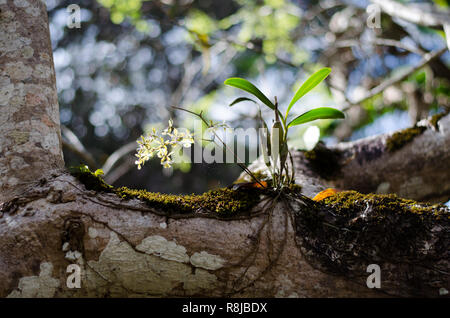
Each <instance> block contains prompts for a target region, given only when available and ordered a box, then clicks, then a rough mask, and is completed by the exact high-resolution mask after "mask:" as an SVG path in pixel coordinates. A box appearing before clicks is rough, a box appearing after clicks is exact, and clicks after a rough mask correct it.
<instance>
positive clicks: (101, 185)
mask: <svg viewBox="0 0 450 318" xmlns="http://www.w3.org/2000/svg"><path fill="white" fill-rule="evenodd" d="M69 171H70V174H71V175H73V176H74V177H75V178H77V179H78V180H80V182H81V183H83V184H84V186H85V187H86V189H88V190H94V191H98V192H112V191H113V189H114V187H113V186H110V185H109V184H107V183H106V182H105V181H104V180H103V179H102V178H101V177H100V175H101V174H100V173H95V172H91V171H90V170H89V168H88V166H86V165H79V166H74V167H70V168H69Z"/></svg>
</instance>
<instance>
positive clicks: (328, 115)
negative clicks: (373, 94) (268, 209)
mask: <svg viewBox="0 0 450 318" xmlns="http://www.w3.org/2000/svg"><path fill="white" fill-rule="evenodd" d="M330 72H331V69H330V68H328V67H325V68H322V69H320V70H318V71H317V72H315V73H314V74H312V75H311V76H310V77H309V78H308V79H307V80H306V81H305V82H304V83H303V84H302V85H301V86H300V88H299V89H298V90H297V92H296V93H295V95H294V97H293V98H292V100H291V101H290V103H289V105H288V107H287V110H286V113H285V114H284V115H283V114H282V113H281V111H280V110H279V108H278V102H277V98H276V97H275V98H274V103H272V102H271V101H270V99H269V98H267V96H266V95H264V94H263V93H262V92H261V91H260V90H259V89H258V88H257V87H256V86H255V85H253V84H252V83H250V82H249V81H248V80H246V79H243V78H238V77H232V78H228V79H227V80H226V81H225V82H224V83H225V84H226V85H230V86H233V87H236V88H239V89H242V90H244V91H246V92H248V93H250V94H252V95H253V96H255V97H256V98H258V99H259V100H260V101H261V102H262V103H263V104H264V105H266V106H267V107H269V108H270V109H271V110H273V111H274V114H275V115H274V116H275V121H274V123H273V125H272V128H271V131H270V132H269V130H268V128H267V126H266V124H265V122H264V121H263V120H262V118H261V121H262V123H263V125H264V127H263V128H264V129H263V131H264V136H261V138H260V140H261V141H264V140H265V141H266V142H265V143H264V144H262V145H261V151H262V155H263V157H264V162H265V164H266V166H267V168H268V170H269V171H270V174H271V176H272V186H273V187H274V188H278V189H280V188H282V187H283V186H286V185H289V184H291V183H294V178H295V175H294V171H295V169H294V167H293V159H292V155H291V153H290V152H289V150H288V145H287V135H288V131H289V128H290V127H293V126H297V125H300V124H304V123H308V122H310V121H313V120H316V119H339V118H345V115H344V113H343V112H341V111H340V110H338V109H335V108H331V107H318V108H314V109H311V110H309V111H307V112H305V113H303V114H301V115H299V116H297V117H295V118H293V119H292V120H290V121H288V119H289V113H290V111H291V109H292V107H293V106H294V105H295V103H296V102H297V101H298V100H299V99H300V98H302V97H303V96H305V95H306V94H307V93H308V92H309V91H311V90H312V89H313V88H314V87H316V86H317V85H318V84H319V83H321V82H322V81H323V80H324V79H325V78H326V77H327V76H328V75H329V74H330ZM243 101H251V102H254V103H257V102H256V101H254V100H253V99H250V98H247V97H239V98H237V99H235V100H234V101H233V102H232V103H231V104H230V106H233V105H236V104H237V103H240V102H243ZM288 156H289V158H290V162H291V172H290V173H289V167H288V164H287V158H288Z"/></svg>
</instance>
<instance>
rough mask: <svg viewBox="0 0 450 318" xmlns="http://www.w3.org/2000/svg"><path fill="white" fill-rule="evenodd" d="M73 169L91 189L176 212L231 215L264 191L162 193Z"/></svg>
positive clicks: (83, 168)
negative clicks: (113, 182)
mask: <svg viewBox="0 0 450 318" xmlns="http://www.w3.org/2000/svg"><path fill="white" fill-rule="evenodd" d="M70 171H71V174H72V175H73V176H75V177H76V178H77V179H78V180H80V182H82V183H83V184H84V185H85V186H86V189H88V190H94V191H98V192H113V193H115V194H117V195H118V196H119V197H121V198H123V199H133V198H137V199H140V200H142V201H144V202H145V203H146V204H147V205H148V206H149V207H153V208H156V209H162V210H165V211H173V213H175V214H178V213H196V212H201V213H214V214H218V215H220V216H229V215H235V214H238V213H245V212H248V211H250V209H251V208H252V207H253V206H254V205H255V204H256V203H258V202H259V194H261V193H262V191H263V190H261V189H257V188H245V189H239V190H232V189H228V188H222V189H218V190H212V191H209V192H206V193H203V194H200V195H194V194H192V195H173V194H161V193H155V192H148V191H146V190H136V189H128V188H126V187H120V188H114V187H113V186H110V185H108V184H107V183H106V182H105V181H104V180H103V179H102V178H101V177H100V176H99V175H98V174H95V173H93V172H91V171H90V170H89V168H88V167H87V166H84V165H82V166H78V167H71V168H70Z"/></svg>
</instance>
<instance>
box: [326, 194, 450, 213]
mask: <svg viewBox="0 0 450 318" xmlns="http://www.w3.org/2000/svg"><path fill="white" fill-rule="evenodd" d="M322 202H323V203H324V204H328V205H332V206H333V208H334V209H335V210H336V211H337V212H338V213H342V214H349V213H350V214H352V213H355V212H360V211H361V210H364V209H366V208H367V205H370V206H371V209H372V213H374V214H373V215H374V216H379V217H381V218H383V217H384V216H386V214H391V213H400V214H405V213H408V214H411V213H413V214H416V215H423V216H425V215H432V216H436V217H441V216H442V215H444V214H446V215H447V217H449V216H448V213H446V212H444V211H445V207H444V206H443V205H439V204H427V203H419V202H417V201H414V200H408V199H403V198H399V197H398V196H396V195H395V194H362V193H359V192H356V191H343V192H337V193H336V194H335V195H332V196H330V197H327V198H325V199H324V200H323V201H322ZM441 207H442V209H440V208H441Z"/></svg>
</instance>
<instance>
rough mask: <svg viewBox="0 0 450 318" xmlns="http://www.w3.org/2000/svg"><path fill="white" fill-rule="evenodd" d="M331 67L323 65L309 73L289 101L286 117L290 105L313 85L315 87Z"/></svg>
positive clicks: (328, 72)
mask: <svg viewBox="0 0 450 318" xmlns="http://www.w3.org/2000/svg"><path fill="white" fill-rule="evenodd" d="M330 72H331V68H329V67H325V68H322V69H320V70H318V71H317V72H315V73H314V74H313V75H311V76H310V77H309V78H308V79H307V80H306V81H305V82H304V83H303V85H302V86H300V88H299V89H298V91H297V93H295V95H294V97H293V98H292V100H291V103H290V104H289V106H288V109H287V111H286V118H287V115H288V114H289V111H290V110H291V108H292V106H294V104H295V103H296V102H297V101H298V100H299V99H300V98H302V97H303V96H305V95H306V94H307V93H308V92H309V91H310V90H312V89H313V88H314V87H316V86H317V85H318V84H319V83H320V82H322V81H323V80H324V79H325V78H326V77H327V76H328V74H330Z"/></svg>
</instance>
